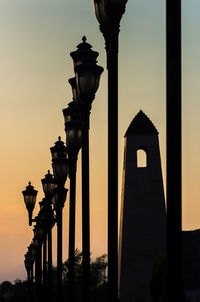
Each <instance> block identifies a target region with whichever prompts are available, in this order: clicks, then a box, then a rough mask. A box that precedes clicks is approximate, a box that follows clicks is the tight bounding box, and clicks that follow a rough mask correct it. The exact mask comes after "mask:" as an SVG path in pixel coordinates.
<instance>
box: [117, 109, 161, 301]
mask: <svg viewBox="0 0 200 302" xmlns="http://www.w3.org/2000/svg"><path fill="white" fill-rule="evenodd" d="M141 156H142V158H140V157H141ZM165 240H166V213H165V199H164V190H163V180H162V170H161V160H160V150H159V140H158V131H157V130H156V128H155V126H154V125H153V123H152V122H151V121H150V119H149V118H148V117H147V116H146V115H145V114H144V113H143V112H142V111H140V112H139V113H138V114H137V115H136V116H135V117H134V119H133V120H132V122H131V124H130V126H129V128H128V130H127V132H126V134H125V147H124V167H123V183H122V203H121V219H120V239H119V296H120V302H129V301H134V300H135V301H137V298H139V297H143V298H144V301H147V302H148V301H151V295H150V287H149V282H150V280H151V276H152V270H153V264H154V261H155V260H156V259H157V258H159V257H162V256H163V255H164V251H165Z"/></svg>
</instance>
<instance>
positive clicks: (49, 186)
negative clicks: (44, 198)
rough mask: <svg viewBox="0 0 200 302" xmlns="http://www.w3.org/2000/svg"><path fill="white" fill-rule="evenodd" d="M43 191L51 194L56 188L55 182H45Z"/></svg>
mask: <svg viewBox="0 0 200 302" xmlns="http://www.w3.org/2000/svg"><path fill="white" fill-rule="evenodd" d="M42 186H43V191H44V194H45V195H49V194H52V193H53V189H54V188H55V186H56V185H55V184H54V183H43V184H42Z"/></svg>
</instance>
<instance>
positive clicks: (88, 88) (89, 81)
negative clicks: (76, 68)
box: [77, 69, 96, 97]
mask: <svg viewBox="0 0 200 302" xmlns="http://www.w3.org/2000/svg"><path fill="white" fill-rule="evenodd" d="M77 82H78V83H77V87H78V92H79V95H80V97H84V96H85V97H87V96H88V95H93V94H94V93H95V91H94V89H95V87H96V79H95V73H94V72H93V71H91V70H87V69H86V70H82V71H81V72H80V73H79V75H77Z"/></svg>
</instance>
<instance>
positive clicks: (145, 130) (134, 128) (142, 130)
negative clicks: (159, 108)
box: [125, 110, 158, 136]
mask: <svg viewBox="0 0 200 302" xmlns="http://www.w3.org/2000/svg"><path fill="white" fill-rule="evenodd" d="M127 135H158V131H157V129H156V127H155V126H154V124H153V123H152V121H151V120H150V119H149V118H148V116H147V115H146V114H145V113H144V112H143V111H142V110H140V111H139V112H138V114H137V115H136V116H135V117H134V118H133V120H132V122H131V123H130V125H129V127H128V129H127V131H126V134H125V136H127Z"/></svg>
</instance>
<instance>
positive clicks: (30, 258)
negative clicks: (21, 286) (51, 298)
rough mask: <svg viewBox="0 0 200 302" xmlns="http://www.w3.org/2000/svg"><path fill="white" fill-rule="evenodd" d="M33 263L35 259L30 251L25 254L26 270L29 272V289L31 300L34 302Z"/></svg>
mask: <svg viewBox="0 0 200 302" xmlns="http://www.w3.org/2000/svg"><path fill="white" fill-rule="evenodd" d="M33 263H34V257H33V255H32V253H31V252H30V251H28V252H27V253H26V254H25V260H24V264H25V268H26V271H27V279H28V288H29V293H30V300H31V301H33V282H32V281H33V279H32V272H33Z"/></svg>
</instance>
